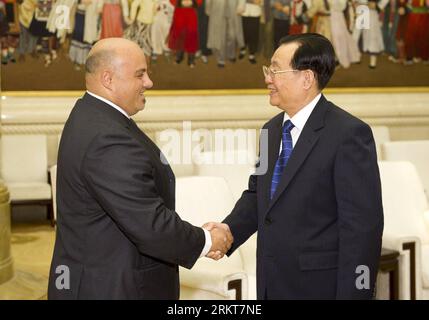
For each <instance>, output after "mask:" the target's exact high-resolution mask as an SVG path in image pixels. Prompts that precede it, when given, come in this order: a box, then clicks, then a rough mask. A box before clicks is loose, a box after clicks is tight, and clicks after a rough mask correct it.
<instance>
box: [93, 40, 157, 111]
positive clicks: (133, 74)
mask: <svg viewBox="0 0 429 320" xmlns="http://www.w3.org/2000/svg"><path fill="white" fill-rule="evenodd" d="M146 69H147V66H146V58H145V56H144V53H143V51H142V49H141V48H140V47H139V46H138V45H137V44H136V43H134V42H132V41H130V40H127V39H123V38H107V39H103V40H100V41H98V42H97V43H96V44H95V45H94V46H93V47H92V49H91V51H90V52H89V54H88V57H87V60H86V64H85V70H86V74H85V80H86V88H87V90H88V91H90V92H92V93H95V94H97V95H99V96H101V97H103V98H106V99H108V100H110V101H112V102H113V103H115V104H117V105H118V106H120V107H121V108H122V109H124V110H125V111H126V112H127V113H128V114H129V115H132V114H135V113H136V112H138V111H139V110H141V109H142V108H143V106H141V107H137V106H136V101H129V100H130V99H129V98H128V99H127V95H129V96H131V97H132V96H134V93H135V92H131V91H130V90H133V88H134V89H135V90H138V94H141V95H142V93H143V92H144V91H145V90H146V89H148V88H150V87H152V81H151V80H150V79H149V77H148V76H147V73H146V71H147V70H146ZM143 75H144V77H143ZM136 80H137V82H136ZM142 87H143V88H142ZM124 94H125V95H124ZM137 104H138V103H137ZM143 105H144V103H143ZM136 108H137V109H136Z"/></svg>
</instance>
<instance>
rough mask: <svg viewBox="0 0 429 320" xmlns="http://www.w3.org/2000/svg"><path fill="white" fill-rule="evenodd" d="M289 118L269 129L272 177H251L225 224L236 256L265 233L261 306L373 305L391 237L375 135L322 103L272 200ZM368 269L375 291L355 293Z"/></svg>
mask: <svg viewBox="0 0 429 320" xmlns="http://www.w3.org/2000/svg"><path fill="white" fill-rule="evenodd" d="M283 116H284V113H281V114H279V115H277V116H276V117H274V118H273V119H271V120H270V121H269V122H268V123H266V124H265V125H264V129H267V130H268V144H269V147H268V172H267V173H266V174H265V175H259V176H255V175H253V176H251V177H250V179H249V187H248V190H247V191H245V192H244V193H243V194H242V196H241V198H240V199H239V200H238V202H237V204H236V206H235V208H234V209H233V211H232V213H231V214H230V215H229V216H228V217H227V218H226V219H225V221H224V222H225V223H227V224H228V225H229V226H230V228H231V231H232V234H233V236H234V244H233V247H232V248H231V251H230V252H229V254H231V253H232V252H233V251H234V250H235V249H237V247H239V246H240V245H241V244H242V243H244V242H245V241H246V240H247V239H248V238H249V236H250V235H252V234H253V233H254V232H255V231H258V240H257V292H258V299H264V298H268V299H370V298H372V296H373V288H374V282H375V279H376V276H377V269H378V260H379V257H380V251H381V237H382V230H383V208H382V202H381V188H380V178H379V171H378V166H377V158H376V151H375V145H374V139H373V136H372V132H371V130H370V128H369V126H368V125H367V124H365V123H364V122H362V121H360V120H359V119H357V118H355V117H353V116H352V115H350V114H348V113H347V112H345V111H343V110H342V109H340V108H338V107H336V106H335V105H334V104H332V103H331V102H328V101H327V100H326V99H325V97H324V96H323V95H322V97H321V99H320V100H319V102H318V103H317V105H316V107H315V108H314V110H313V112H312V113H311V115H310V117H309V119H308V121H307V123H306V124H305V127H304V128H303V131H302V132H301V135H300V137H299V139H298V142H297V143H296V145H295V147H294V149H293V152H292V154H291V156H290V158H289V161H288V163H287V166H286V168H285V169H284V172H283V175H282V177H281V180H280V183H279V185H278V187H277V190H276V193H275V194H274V197H273V199H272V200H270V198H269V194H270V186H271V178H272V175H273V169H274V166H275V162H276V160H277V158H278V155H279V147H280V139H281V128H282V124H283ZM261 152H263V150H262V149H261ZM262 156H264V155H261V157H262ZM360 265H365V266H367V267H368V268H369V270H370V274H369V275H370V277H369V280H370V289H363V290H359V289H357V287H356V285H355V282H356V279H357V277H358V276H359V275H360V273H356V268H357V267H358V266H360ZM358 282H359V283H361V281H360V280H358Z"/></svg>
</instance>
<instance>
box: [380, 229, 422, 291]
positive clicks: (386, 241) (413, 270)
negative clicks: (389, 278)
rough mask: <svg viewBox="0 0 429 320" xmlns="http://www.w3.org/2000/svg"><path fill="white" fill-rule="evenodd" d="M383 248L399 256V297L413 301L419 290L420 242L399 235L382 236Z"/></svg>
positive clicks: (416, 239)
mask: <svg viewBox="0 0 429 320" xmlns="http://www.w3.org/2000/svg"><path fill="white" fill-rule="evenodd" d="M383 248H386V249H391V250H396V251H398V252H399V254H400V260H399V268H400V283H401V284H402V287H401V288H400V297H401V298H402V299H403V298H405V297H409V299H411V300H415V299H417V298H418V297H419V296H420V288H421V284H420V283H421V257H420V255H421V241H420V239H419V238H418V237H415V236H409V235H401V234H388V233H385V234H383Z"/></svg>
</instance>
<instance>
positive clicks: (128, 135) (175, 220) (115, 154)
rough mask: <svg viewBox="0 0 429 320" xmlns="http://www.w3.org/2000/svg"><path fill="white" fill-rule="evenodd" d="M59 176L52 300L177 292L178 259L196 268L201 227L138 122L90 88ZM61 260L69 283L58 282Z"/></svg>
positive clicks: (68, 127) (67, 137)
mask: <svg viewBox="0 0 429 320" xmlns="http://www.w3.org/2000/svg"><path fill="white" fill-rule="evenodd" d="M57 178H58V180H57V205H58V221H57V236H56V242H55V250H54V255H53V260H52V265H51V271H50V279H49V290H48V298H49V299H177V298H178V297H179V274H178V265H181V266H184V267H187V268H191V267H192V266H193V264H194V263H195V261H196V260H197V259H198V257H199V255H200V253H201V251H202V249H203V246H204V243H205V236H204V232H203V230H202V229H201V228H197V227H194V226H192V225H191V224H189V223H187V222H184V221H182V220H181V219H180V217H179V216H178V215H177V213H176V212H175V211H174V204H175V179H174V175H173V172H172V171H171V168H170V167H169V166H168V165H164V164H162V163H161V161H160V151H159V149H158V148H157V147H156V146H155V144H154V143H153V142H152V141H151V140H150V139H149V138H148V137H147V136H146V135H145V134H144V133H143V132H142V131H141V130H139V129H138V127H137V126H136V125H135V123H134V121H132V120H129V119H128V118H126V117H125V116H124V115H123V114H121V113H120V112H119V111H117V110H115V109H114V108H112V107H111V106H109V105H107V104H106V103H104V102H102V101H100V100H98V99H96V98H94V97H92V96H90V95H88V94H85V95H84V97H83V98H82V99H80V100H78V101H77V103H76V105H75V106H74V108H73V110H72V112H71V114H70V116H69V119H68V120H67V122H66V124H65V127H64V131H63V134H62V137H61V143H60V147H59V155H58V174H57ZM61 265H63V266H66V267H67V268H68V269H69V271H70V288H69V289H62V290H61V289H58V288H57V285H58V283H56V282H58V281H59V282H61V281H63V279H61V278H59V277H60V276H63V275H65V273H63V272H60V269H59V270H57V268H58V266H61ZM60 268H61V267H60ZM56 271H57V272H56ZM63 282H64V281H63ZM60 287H61V286H60Z"/></svg>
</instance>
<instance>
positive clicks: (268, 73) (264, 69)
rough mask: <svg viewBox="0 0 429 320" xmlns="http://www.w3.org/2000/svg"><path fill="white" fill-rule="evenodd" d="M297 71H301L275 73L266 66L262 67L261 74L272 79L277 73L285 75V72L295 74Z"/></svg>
mask: <svg viewBox="0 0 429 320" xmlns="http://www.w3.org/2000/svg"><path fill="white" fill-rule="evenodd" d="M297 71H301V70H292V69H291V70H279V71H275V70H273V69H271V68H268V67H267V66H262V72H263V73H264V76H265V77H268V76H269V77H271V78H274V76H275V75H276V74H278V73H286V72H297Z"/></svg>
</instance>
